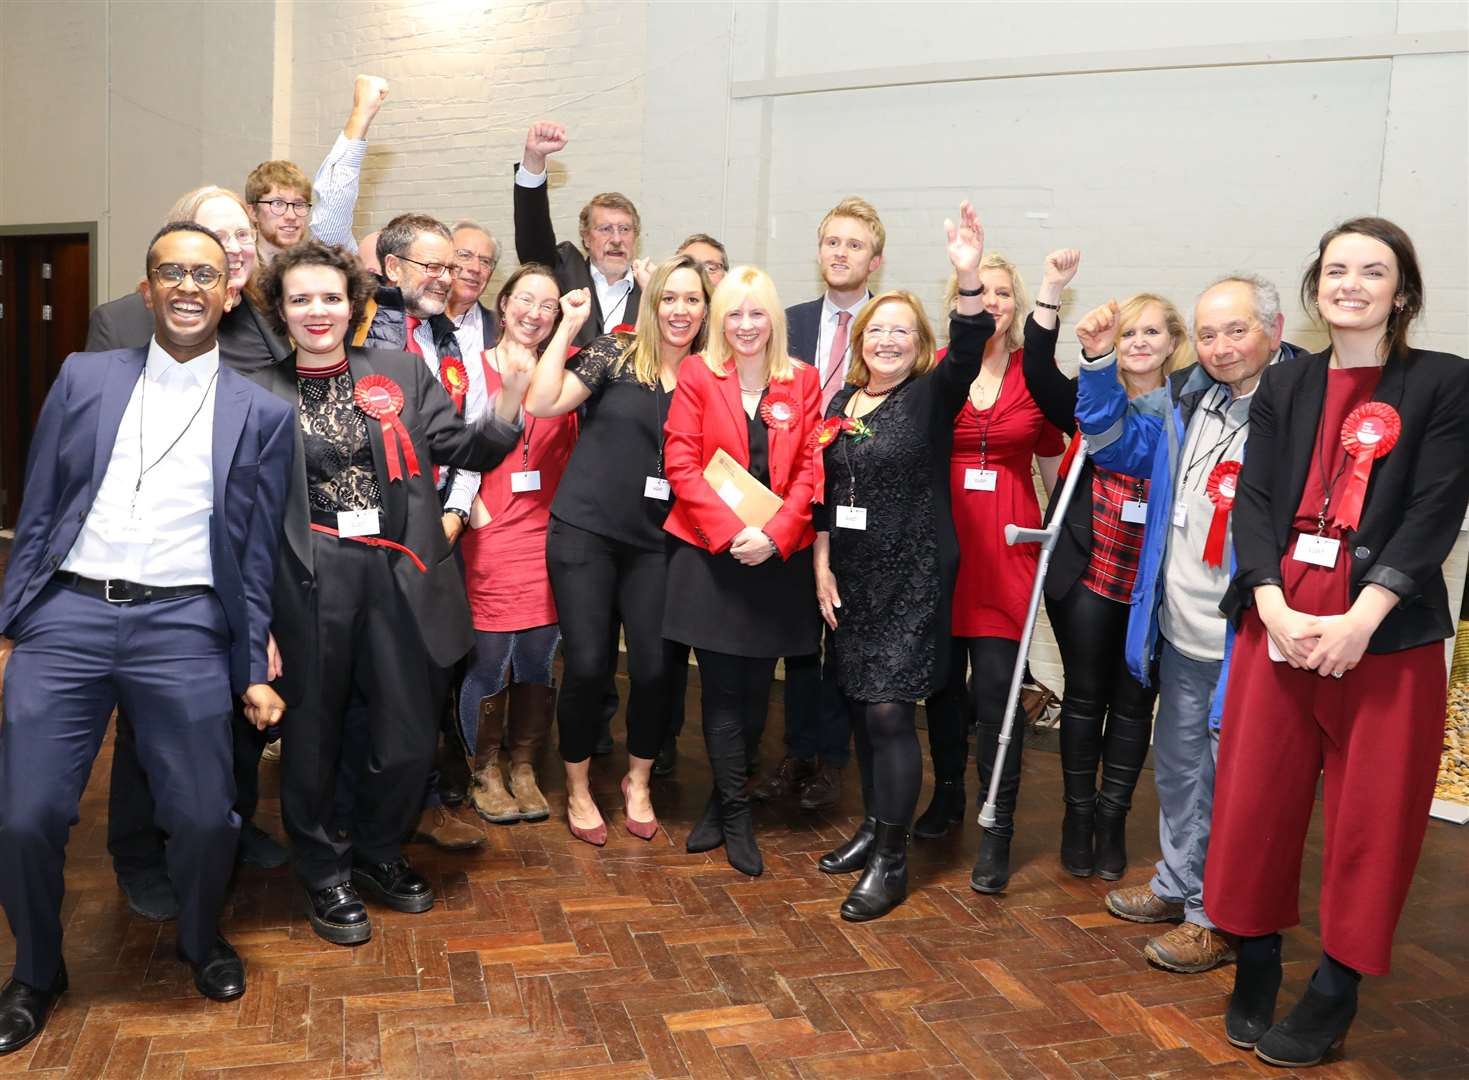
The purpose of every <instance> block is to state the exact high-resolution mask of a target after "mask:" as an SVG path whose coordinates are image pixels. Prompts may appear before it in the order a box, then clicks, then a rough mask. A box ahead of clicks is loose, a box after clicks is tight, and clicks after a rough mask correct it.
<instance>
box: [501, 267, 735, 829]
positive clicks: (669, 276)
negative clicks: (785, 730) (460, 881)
mask: <svg viewBox="0 0 1469 1080" xmlns="http://www.w3.org/2000/svg"><path fill="white" fill-rule="evenodd" d="M709 293H710V289H709V281H708V278H707V276H706V275H705V273H704V271H703V269H702V268H701V267H700V266H699V265H698V264H697V263H696V262H695V261H694V260H693V259H692V258H691V257H689V256H687V255H680V256H676V257H675V258H673V259H671V260H669V261H668V262H666V263H664V264H663V265H662V266H660V267H659V268H658V270H657V271H656V272H655V273H654V274H653V277H652V280H651V281H650V282H649V287H648V288H647V289H646V290H645V291H644V292H643V295H642V308H641V311H640V312H639V317H638V329H637V332H636V334H615V333H614V334H606V335H603V336H602V337H599V338H596V339H595V340H593V341H592V343H591V344H590V345H588V346H587V347H586V348H585V349H582V350H581V351H580V352H578V353H577V354H576V355H575V356H574V357H573V358H572V359H571V360H570V362H568V361H567V359H566V353H567V348H568V343H569V342H570V341H572V340H575V336H576V333H577V330H578V329H579V327H580V326H581V324H582V323H584V322H585V320H586V318H587V313H588V312H589V311H590V310H591V309H590V299H589V297H588V294H587V290H585V289H578V290H576V291H575V292H573V293H569V294H568V295H567V296H566V297H564V298H563V300H562V308H563V311H564V318H563V319H562V325H561V327H560V329H558V331H557V333H556V336H555V337H554V338H552V340H551V343H550V345H548V346H547V348H546V351H545V353H544V354H543V355H542V356H541V359H540V362H539V363H538V364H537V365H536V373H535V377H534V379H533V380H532V382H531V388H530V392H529V393H528V394H527V396H526V410H527V412H529V413H530V415H531V416H540V417H550V416H562V415H565V414H566V413H569V412H571V411H572V410H573V409H576V408H578V407H580V406H583V405H585V406H586V412H585V421H584V423H583V424H582V429H581V435H580V437H579V438H578V440H577V444H576V449H575V450H573V451H572V454H571V460H570V461H569V462H568V463H567V466H566V473H565V474H564V475H563V476H562V478H561V484H560V487H559V488H558V489H557V491H556V499H555V501H554V502H552V504H551V525H550V529H549V532H548V534H547V537H546V561H547V564H548V567H549V569H550V573H551V591H552V593H553V594H554V596H555V599H556V610H557V612H558V614H559V617H560V626H561V641H562V658H563V662H564V671H563V673H562V684H561V699H560V702H559V704H558V706H557V710H556V717H557V725H558V728H559V731H560V744H561V758H562V761H563V762H565V765H566V813H567V825H568V827H569V828H570V829H571V833H572V835H573V836H575V837H576V838H577V839H579V840H585V841H586V842H587V843H589V844H593V845H596V846H598V847H600V846H601V845H603V844H605V843H606V842H607V824H606V822H605V821H604V820H603V818H602V814H601V811H600V810H598V809H597V804H596V801H595V800H594V799H593V798H592V792H591V786H590V780H589V776H588V770H589V766H590V763H591V756H592V751H593V749H594V748H595V746H596V741H597V734H598V729H599V727H600V723H601V715H602V695H603V693H604V691H605V690H606V688H607V686H608V684H609V683H610V682H611V680H612V677H613V674H614V673H615V672H616V670H617V653H616V638H615V637H614V636H613V634H612V632H611V631H612V625H613V623H612V620H613V617H614V613H615V614H616V615H617V616H619V617H620V618H621V619H622V626H623V634H624V637H625V640H626V642H627V670H628V678H629V680H630V682H631V683H632V690H631V693H630V695H629V697H628V706H627V754H628V765H627V776H626V777H625V778H624V779H623V782H622V793H623V801H624V805H625V807H626V811H627V829H628V831H629V832H630V833H632V834H633V835H634V836H637V837H639V838H641V839H645V840H651V839H652V838H653V835H654V834H655V833H656V832H657V830H658V818H657V816H656V815H655V814H654V812H653V804H652V800H651V797H650V795H649V792H648V782H649V778H650V777H651V775H652V768H653V759H654V758H655V757H657V755H658V749H659V747H660V746H661V745H662V743H663V734H664V729H665V727H666V726H667V723H668V717H669V707H668V670H667V660H666V655H665V651H664V645H663V591H664V580H665V574H666V569H667V564H666V560H667V554H666V547H667V540H666V538H665V536H664V534H663V519H664V518H665V517H666V516H667V514H668V508H669V504H670V498H669V494H670V493H669V486H668V481H667V479H666V474H665V464H664V461H665V450H664V437H663V426H664V422H665V420H666V419H667V417H668V414H669V409H670V401H671V399H672V397H673V392H674V387H675V386H676V385H677V384H678V381H679V378H680V375H681V372H682V371H683V370H684V369H685V367H686V365H685V364H684V360H685V358H686V357H687V356H688V355H689V353H690V352H691V351H694V350H697V349H698V348H700V347H701V346H702V345H703V342H704V334H705V313H706V311H707V308H708V302H709Z"/></svg>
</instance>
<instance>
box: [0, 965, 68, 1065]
mask: <svg viewBox="0 0 1469 1080" xmlns="http://www.w3.org/2000/svg"><path fill="white" fill-rule="evenodd" d="M66 985H67V984H66V965H65V964H62V965H61V970H59V971H58V972H57V973H56V981H55V982H53V983H52V984H51V989H50V990H37V989H36V988H35V987H34V986H30V985H28V984H26V983H23V982H21V981H20V980H19V979H11V980H10V981H9V982H7V983H6V984H5V988H4V989H3V990H0V1054H12V1053H14V1052H15V1051H17V1050H19V1049H20V1048H21V1047H22V1046H24V1045H25V1044H26V1043H28V1042H30V1041H31V1040H32V1039H34V1038H35V1037H36V1036H37V1035H39V1034H41V1032H42V1030H43V1029H44V1028H45V1027H46V1020H47V1019H48V1018H49V1017H50V1016H51V1010H52V1009H54V1008H55V1007H56V999H57V998H59V997H60V996H61V995H62V994H64V993H66Z"/></svg>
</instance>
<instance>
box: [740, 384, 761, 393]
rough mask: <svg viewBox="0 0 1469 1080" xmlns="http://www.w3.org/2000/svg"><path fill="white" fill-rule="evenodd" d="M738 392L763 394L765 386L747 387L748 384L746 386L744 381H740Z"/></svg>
mask: <svg viewBox="0 0 1469 1080" xmlns="http://www.w3.org/2000/svg"><path fill="white" fill-rule="evenodd" d="M740 393H742V394H763V393H765V387H763V386H756V387H749V386H746V385H745V384H744V383H740Z"/></svg>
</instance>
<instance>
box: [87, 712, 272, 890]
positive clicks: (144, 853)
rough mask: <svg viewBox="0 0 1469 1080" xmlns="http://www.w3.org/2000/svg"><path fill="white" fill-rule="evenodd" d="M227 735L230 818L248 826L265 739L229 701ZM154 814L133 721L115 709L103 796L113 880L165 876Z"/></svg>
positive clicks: (257, 797) (161, 838) (257, 801)
mask: <svg viewBox="0 0 1469 1080" xmlns="http://www.w3.org/2000/svg"><path fill="white" fill-rule="evenodd" d="M230 732H231V735H232V737H233V740H234V774H235V813H236V814H238V815H240V820H241V822H247V821H250V820H252V819H253V818H254V817H255V809H256V807H257V806H258V805H259V804H260V755H261V753H262V752H263V751H264V750H265V740H266V735H265V732H263V731H257V730H255V725H254V724H252V723H250V721H248V720H246V719H245V711H244V706H243V705H242V704H241V703H240V700H239V699H238V698H235V699H234V718H233V719H232V720H231V721H230ZM156 814H157V808H156V807H155V806H154V803H153V792H152V790H151V789H150V788H149V787H148V774H147V772H146V771H145V770H144V769H143V766H142V763H141V762H139V761H138V741H137V736H136V735H135V733H134V732H133V722H132V719H131V718H130V717H129V715H128V713H127V711H126V710H125V709H122V708H119V709H118V710H117V724H116V726H115V729H114V737H113V743H112V780H111V787H110V788H109V790H108V792H107V850H108V852H109V853H110V854H111V855H112V869H113V870H114V871H116V873H117V876H118V877H120V878H130V877H136V876H138V875H139V874H140V873H144V872H147V871H150V870H158V871H163V870H164V842H165V841H166V840H167V839H168V838H167V836H165V835H164V833H163V831H162V830H161V829H159V828H158V827H157V826H156V825H155V824H154V823H153V821H154V818H155V816H156Z"/></svg>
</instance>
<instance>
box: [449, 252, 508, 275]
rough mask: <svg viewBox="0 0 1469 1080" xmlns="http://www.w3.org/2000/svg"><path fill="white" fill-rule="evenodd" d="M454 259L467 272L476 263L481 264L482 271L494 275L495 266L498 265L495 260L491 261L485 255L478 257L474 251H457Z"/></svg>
mask: <svg viewBox="0 0 1469 1080" xmlns="http://www.w3.org/2000/svg"><path fill="white" fill-rule="evenodd" d="M454 259H455V261H456V262H458V263H459V265H460V266H462V267H464V269H466V270H468V269H469V268H470V267H471V266H473V265H474V264H475V263H479V265H480V269H482V270H484V271H485V273H487V274H488V273H493V272H494V270H495V266H496V265H497V264H496V262H495V260H494V259H491V258H489V257H488V256H485V255H476V254H475V253H474V252H472V251H463V250H460V251H456V252H454Z"/></svg>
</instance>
